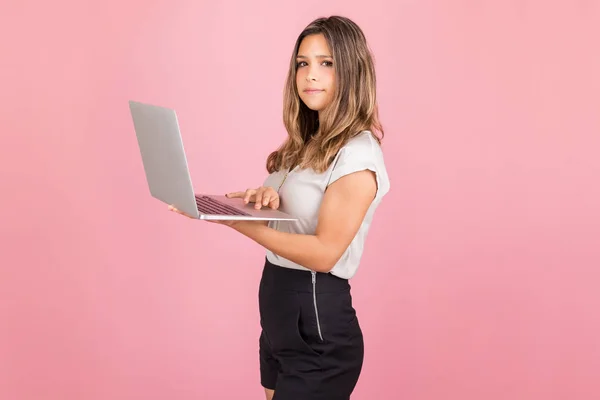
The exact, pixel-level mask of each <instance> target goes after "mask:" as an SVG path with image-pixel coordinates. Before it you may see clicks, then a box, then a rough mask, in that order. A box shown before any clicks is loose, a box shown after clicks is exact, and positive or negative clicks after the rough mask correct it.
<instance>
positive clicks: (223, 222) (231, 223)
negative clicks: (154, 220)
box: [169, 205, 238, 226]
mask: <svg viewBox="0 0 600 400" xmlns="http://www.w3.org/2000/svg"><path fill="white" fill-rule="evenodd" d="M169 211H173V212H176V213H177V214H181V215H183V216H185V217H188V218H191V219H197V218H195V217H192V216H191V215H189V214H186V213H184V212H183V211H181V210H179V209H177V208H175V207H174V206H172V205H170V206H169ZM205 221H206V222H212V223H215V224H219V225H227V226H233V225H235V223H236V222H238V221H231V220H225V221H223V220H205Z"/></svg>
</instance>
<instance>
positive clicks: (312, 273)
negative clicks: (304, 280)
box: [310, 271, 317, 283]
mask: <svg viewBox="0 0 600 400" xmlns="http://www.w3.org/2000/svg"><path fill="white" fill-rule="evenodd" d="M310 274H311V275H312V283H315V281H316V275H317V273H316V272H315V271H310Z"/></svg>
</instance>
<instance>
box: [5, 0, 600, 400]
mask: <svg viewBox="0 0 600 400" xmlns="http://www.w3.org/2000/svg"><path fill="white" fill-rule="evenodd" d="M295 4H297V8H294V6H291V5H288V3H287V2H276V1H272V2H266V1H261V2H245V1H239V2H237V3H232V2H197V1H191V0H187V1H185V0H178V1H173V0H171V1H166V0H154V1H150V2H148V1H138V0H135V1H133V0H130V1H126V2H121V1H115V0H108V1H104V2H94V3H91V2H81V1H67V0H58V1H55V2H42V1H37V2H33V1H30V0H24V1H23V0H21V1H5V2H3V4H2V7H1V10H2V11H1V13H0V37H1V39H0V50H1V55H0V57H1V58H0V68H1V74H0V77H1V78H0V79H1V80H2V85H1V87H0V118H1V120H0V122H1V124H0V131H1V135H2V136H1V143H0V144H1V147H0V151H1V157H0V167H1V168H0V178H1V188H2V189H1V190H2V192H1V195H2V196H1V200H0V201H1V202H2V207H0V221H1V223H0V235H1V241H0V246H1V251H0V263H1V269H0V324H1V327H0V398H1V399H6V400H25V399H27V400H29V399H32V400H33V399H52V400H54V399H56V400H59V399H60V400H75V399H85V400H101V399H102V400H104V399H113V400H121V399H123V400H124V399H178V400H186V399H200V398H202V399H262V398H263V394H262V389H261V388H260V386H259V375H258V358H257V355H258V347H257V346H258V342H257V338H258V333H259V323H258V311H257V290H258V289H257V285H258V281H259V276H260V271H261V267H262V260H263V254H264V251H263V250H262V249H261V248H259V247H258V246H257V245H255V244H254V243H253V242H251V241H250V240H248V239H246V238H244V237H243V236H241V235H238V234H236V233H235V232H233V231H231V230H229V229H227V228H225V227H222V226H217V225H212V224H208V223H202V222H199V221H191V220H188V219H186V218H183V217H179V216H177V215H175V214H173V213H170V212H168V211H167V209H166V206H164V205H162V204H161V203H159V202H157V201H155V200H154V199H152V198H150V196H149V194H148V191H147V187H146V183H145V180H144V176H143V169H142V165H141V160H140V156H139V153H138V149H137V144H136V140H135V135H134V132H133V127H132V123H131V120H130V116H129V110H128V105H127V101H128V100H129V99H136V100H142V101H148V102H153V103H159V104H163V105H167V106H172V107H175V108H176V109H177V111H178V113H179V116H180V121H181V127H182V130H183V135H184V140H185V144H186V146H187V151H188V157H189V160H190V168H191V172H192V176H193V177H194V181H195V184H196V186H197V188H198V189H199V190H206V191H209V192H215V193H225V192H227V191H233V190H240V189H245V188H246V187H249V186H256V185H259V184H260V183H261V182H262V180H263V179H264V176H265V171H264V160H265V157H266V156H267V154H268V153H269V151H271V150H272V149H273V148H274V147H275V146H277V145H278V144H279V143H280V141H281V140H282V139H283V137H284V131H283V127H282V122H281V103H282V100H281V97H282V88H283V83H284V77H285V74H286V69H287V63H288V57H289V56H290V52H291V50H292V46H293V43H294V40H295V38H296V36H297V34H298V33H299V32H300V31H301V29H302V28H303V27H304V26H305V25H306V24H307V23H308V22H309V21H311V20H312V19H313V18H315V17H317V16H322V15H330V14H333V13H338V14H342V15H346V16H349V17H351V18H353V19H354V20H355V21H356V22H358V23H359V24H360V25H361V26H362V27H363V29H364V31H365V32H366V34H367V35H368V39H369V41H370V44H371V46H372V48H373V50H374V52H375V56H376V59H377V70H378V83H379V99H380V104H381V116H382V119H383V122H384V124H385V128H386V129H387V138H386V142H385V151H386V156H387V165H388V168H389V173H390V177H391V180H392V185H393V186H392V191H391V192H390V194H389V196H388V197H387V198H386V199H385V202H384V203H383V205H382V206H381V208H380V210H379V212H378V215H377V216H376V220H375V223H374V226H373V229H372V233H371V235H370V237H369V242H368V245H367V249H366V254H365V256H364V262H363V264H362V267H361V269H360V270H359V273H358V275H357V277H356V278H355V279H354V280H353V282H352V284H353V288H354V297H355V305H356V308H357V310H358V312H359V313H360V317H361V321H362V325H363V329H364V333H365V340H366V346H367V353H366V360H365V365H364V373H363V375H362V379H361V381H360V382H359V384H358V387H357V389H356V392H355V393H356V395H355V396H354V398H355V399H357V400H361V399H362V400H372V399H411V400H439V399H456V400H458V399H460V400H471V399H472V400H475V399H477V400H481V399H486V400H496V399H497V400H500V399H502V400H505V399H519V400H521V399H543V400H554V399H556V400H558V399H574V400H575V399H576V400H581V399H597V398H600V383H599V382H598V380H597V378H598V373H599V371H600V346H599V341H600V339H599V338H600V312H599V311H598V310H599V309H600V295H599V294H598V293H599V289H598V281H599V279H600V273H599V272H598V267H600V246H599V244H600V239H599V238H600V211H599V209H600V206H599V204H600V185H599V184H598V180H599V177H600V158H599V157H598V153H599V150H600V134H599V132H600V117H599V115H600V113H599V110H600V95H599V93H600V78H599V74H598V71H600V52H599V51H598V46H597V44H598V38H599V37H600V29H599V28H598V27H599V26H600V18H599V17H600V5H599V3H598V2H597V1H591V0H589V1H584V0H581V1H573V0H571V1H567V0H564V1H548V0H536V1H534V0H530V1H495V2H492V1H487V2H486V1H466V0H465V1H453V2H446V1H421V2H417V1H408V0H405V1H377V0H375V1H369V2H368V4H366V3H360V4H359V3H355V5H350V4H349V3H348V2H346V1H341V0H340V1H325V2H324V1H322V0H319V1H316V0H314V1H313V0H311V1H306V2H303V3H295Z"/></svg>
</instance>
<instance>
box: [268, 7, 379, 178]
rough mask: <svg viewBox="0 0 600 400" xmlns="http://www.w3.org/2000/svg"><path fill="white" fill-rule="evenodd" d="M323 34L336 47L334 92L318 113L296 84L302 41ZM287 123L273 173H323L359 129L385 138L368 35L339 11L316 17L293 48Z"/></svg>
mask: <svg viewBox="0 0 600 400" xmlns="http://www.w3.org/2000/svg"><path fill="white" fill-rule="evenodd" d="M315 34H322V35H323V36H324V37H325V40H326V41H327V44H328V46H329V48H330V50H331V52H332V56H333V67H334V71H335V91H334V97H333V100H332V102H331V104H329V105H328V106H327V107H326V108H325V109H324V110H323V111H321V119H320V120H319V113H318V112H317V111H314V110H311V109H310V108H308V107H307V106H306V105H305V104H304V102H303V101H302V100H301V99H300V96H299V94H298V88H297V86H296V72H297V63H296V56H297V55H298V49H299V47H300V44H301V43H302V40H303V39H304V38H305V37H307V36H309V35H315ZM283 122H284V125H285V128H286V130H287V132H288V137H287V139H286V140H285V141H284V143H283V144H282V145H281V146H280V147H279V148H278V149H277V150H276V151H274V152H272V153H271V154H270V155H269V157H268V158H267V171H268V172H269V173H273V172H275V171H279V170H281V169H285V168H291V167H292V166H299V167H300V168H303V169H304V168H312V169H313V170H315V171H316V172H318V173H322V172H324V171H325V170H327V168H328V167H329V165H330V164H331V162H332V161H333V159H334V158H335V156H336V154H337V153H338V151H339V150H340V149H341V148H342V147H343V146H344V145H345V144H346V143H347V141H348V140H349V139H350V138H351V137H353V136H355V135H357V134H358V133H360V132H362V131H364V130H368V131H370V132H371V133H372V134H373V136H374V137H375V139H376V140H377V141H378V142H379V143H381V140H382V139H383V136H384V132H383V128H382V126H381V123H380V121H379V113H378V107H377V99H376V79H375V66H374V62H373V56H372V54H371V51H370V49H369V47H368V45H367V41H366V38H365V35H364V34H363V32H362V30H361V29H360V28H359V27H358V25H356V24H355V23H354V22H353V21H351V20H350V19H348V18H345V17H340V16H331V17H329V18H318V19H316V20H314V21H313V22H311V23H310V24H309V25H308V26H307V27H306V28H305V29H304V30H303V31H302V32H301V33H300V35H299V36H298V39H297V40H296V44H295V46H294V51H293V53H292V57H291V61H290V66H289V71H288V75H287V79H286V84H285V90H284V99H283Z"/></svg>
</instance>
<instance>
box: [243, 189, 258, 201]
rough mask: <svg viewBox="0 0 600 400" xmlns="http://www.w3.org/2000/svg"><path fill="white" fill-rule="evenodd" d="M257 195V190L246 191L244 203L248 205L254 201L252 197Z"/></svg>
mask: <svg viewBox="0 0 600 400" xmlns="http://www.w3.org/2000/svg"><path fill="white" fill-rule="evenodd" d="M255 194H256V190H254V189H248V190H246V194H245V195H244V203H246V204H248V202H249V201H250V200H252V196H253V195H255Z"/></svg>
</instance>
